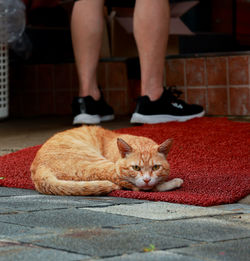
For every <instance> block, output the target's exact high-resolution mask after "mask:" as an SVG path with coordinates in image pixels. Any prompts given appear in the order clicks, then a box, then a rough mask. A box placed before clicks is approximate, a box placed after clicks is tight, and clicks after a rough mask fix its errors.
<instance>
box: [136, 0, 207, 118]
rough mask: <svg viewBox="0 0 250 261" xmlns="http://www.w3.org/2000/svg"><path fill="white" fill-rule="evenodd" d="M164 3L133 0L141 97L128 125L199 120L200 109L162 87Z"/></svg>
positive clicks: (165, 27) (166, 14)
mask: <svg viewBox="0 0 250 261" xmlns="http://www.w3.org/2000/svg"><path fill="white" fill-rule="evenodd" d="M169 20H170V13H169V2H168V0H136V6H135V12H134V33H135V39H136V43H137V47H138V51H139V57H140V65H141V97H139V98H138V100H137V106H136V109H135V112H134V113H133V115H132V118H131V123H159V122H168V121H186V120H189V119H192V118H195V117H202V116H203V115H204V113H205V112H204V110H203V108H202V106H199V105H192V104H191V105H190V104H187V103H185V102H184V101H182V100H180V99H178V96H179V95H178V93H179V92H176V91H173V90H172V89H166V88H163V75H164V67H165V66H164V64H165V55H166V48H167V42H168V33H169Z"/></svg>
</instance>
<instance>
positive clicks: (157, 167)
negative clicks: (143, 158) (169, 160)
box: [152, 165, 161, 171]
mask: <svg viewBox="0 0 250 261" xmlns="http://www.w3.org/2000/svg"><path fill="white" fill-rule="evenodd" d="M160 167H161V166H160V165H154V166H153V167H152V170H153V171H156V170H158V169H159V168H160Z"/></svg>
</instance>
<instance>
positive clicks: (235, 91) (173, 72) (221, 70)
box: [166, 55, 250, 115]
mask: <svg viewBox="0 0 250 261" xmlns="http://www.w3.org/2000/svg"><path fill="white" fill-rule="evenodd" d="M249 64H250V56H249V55H239V56H221V57H219V56H217V57H205V58H186V59H168V60H167V62H166V84H167V85H176V86H177V87H178V89H180V90H182V91H183V96H182V98H183V99H185V100H186V101H187V102H189V103H197V104H201V105H203V106H204V108H205V109H206V112H207V114H209V115H250V65H249Z"/></svg>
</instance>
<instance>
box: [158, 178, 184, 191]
mask: <svg viewBox="0 0 250 261" xmlns="http://www.w3.org/2000/svg"><path fill="white" fill-rule="evenodd" d="M182 184H183V180H182V179H179V178H176V179H172V180H170V181H167V182H164V183H162V184H160V185H158V186H157V187H156V191H168V190H171V189H175V188H179V187H180V186H181V185H182Z"/></svg>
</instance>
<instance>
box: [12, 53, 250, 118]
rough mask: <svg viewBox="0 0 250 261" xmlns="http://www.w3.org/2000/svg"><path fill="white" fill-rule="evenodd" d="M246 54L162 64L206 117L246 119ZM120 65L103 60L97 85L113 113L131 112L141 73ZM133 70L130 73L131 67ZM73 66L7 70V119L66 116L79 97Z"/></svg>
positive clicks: (249, 104) (249, 75) (249, 69)
mask: <svg viewBox="0 0 250 261" xmlns="http://www.w3.org/2000/svg"><path fill="white" fill-rule="evenodd" d="M249 64H250V55H239V56H221V57H205V58H185V59H184V58H175V59H174V58H169V59H167V60H166V79H165V81H166V84H167V85H175V86H177V88H178V89H180V90H182V91H183V94H182V98H183V99H185V100H186V101H187V102H189V103H197V104H201V105H203V106H204V108H205V109H206V112H207V114H209V115H243V116H244V115H250V66H249ZM131 65H132V67H133V64H131V63H128V62H127V61H126V60H124V61H119V60H118V61H102V62H100V64H99V69H98V81H99V84H100V85H101V86H102V88H103V92H104V96H105V98H106V100H107V101H108V103H109V104H110V105H111V106H113V108H114V110H115V113H116V114H117V115H128V114H130V113H132V112H133V110H134V107H135V98H136V97H137V96H138V95H139V93H140V81H139V72H136V73H134V75H132V76H131V73H130V72H129V71H131ZM132 71H134V69H133V68H132ZM77 92H78V80H77V74H76V68H75V65H74V64H71V63H67V64H38V65H36V64H35V65H23V64H22V65H21V64H19V65H18V64H15V65H11V67H10V108H9V109H10V116H13V117H15V116H37V115H70V114H71V106H70V105H71V101H72V99H73V97H74V96H77Z"/></svg>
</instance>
